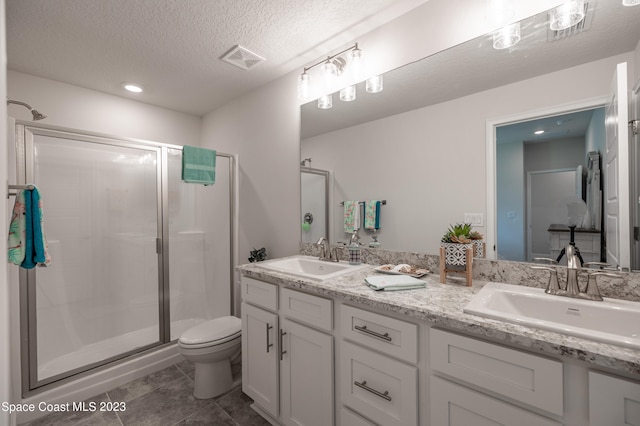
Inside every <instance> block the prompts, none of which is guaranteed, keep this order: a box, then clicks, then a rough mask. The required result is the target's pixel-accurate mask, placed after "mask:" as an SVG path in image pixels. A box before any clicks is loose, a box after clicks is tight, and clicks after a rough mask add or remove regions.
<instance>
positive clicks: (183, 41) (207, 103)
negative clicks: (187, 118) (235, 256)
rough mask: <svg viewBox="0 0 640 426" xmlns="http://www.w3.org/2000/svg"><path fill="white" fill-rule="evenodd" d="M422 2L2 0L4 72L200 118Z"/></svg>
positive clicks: (342, 0) (348, 0)
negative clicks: (134, 87) (256, 59)
mask: <svg viewBox="0 0 640 426" xmlns="http://www.w3.org/2000/svg"><path fill="white" fill-rule="evenodd" d="M426 1H428V0H269V1H267V0H7V1H6V19H7V57H8V58H7V60H8V68H9V69H10V70H15V71H19V72H23V73H27V74H32V75H35V76H40V77H44V78H48V79H52V80H57V81H61V82H65V83H69V84H74V85H77V86H81V87H86V88H90V89H94V90H99V91H102V92H106V93H111V94H114V95H118V96H126V97H130V98H133V99H137V100H141V101H143V102H146V103H149V104H152V105H157V106H161V107H165V108H169V109H173V110H176V111H181V112H185V113H189V114H194V115H198V116H201V115H204V114H206V113H207V112H210V111H212V110H214V109H215V108H217V107H219V106H221V105H223V104H225V103H226V102H228V101H230V100H231V99H234V98H236V97H238V96H240V95H242V94H244V93H246V92H248V91H250V90H252V89H254V88H257V87H259V86H261V85H263V84H265V83H268V82H269V81H272V80H274V79H277V78H279V77H281V76H283V75H285V74H287V73H289V72H291V71H293V70H295V69H296V68H301V67H303V66H304V65H306V64H309V63H310V62H313V61H316V60H317V59H318V58H320V57H322V56H324V55H326V54H327V53H329V52H330V51H331V49H336V48H339V47H342V43H345V42H348V41H351V40H353V39H355V38H356V37H358V36H360V35H362V34H365V33H366V32H368V31H370V30H372V29H373V28H376V27H378V26H380V25H381V24H383V23H385V22H388V21H390V20H392V19H394V18H396V17H398V16H400V15H401V14H403V13H406V12H407V11H409V10H411V9H413V8H415V7H417V6H419V5H421V4H423V3H425V2H426ZM238 44H239V45H241V46H243V47H245V48H247V49H249V50H251V51H253V52H255V53H256V54H258V55H260V56H262V57H265V58H266V61H265V62H263V63H260V64H259V65H257V66H255V67H253V68H252V69H251V70H248V71H246V70H242V69H239V68H236V67H234V66H232V65H230V64H228V63H225V62H223V61H221V60H220V57H222V56H223V55H224V54H225V53H227V52H228V51H229V50H230V49H231V48H233V47H234V46H235V45H238ZM125 81H131V82H136V83H138V84H141V85H142V86H143V87H144V88H145V92H144V93H143V94H141V95H130V94H127V93H126V92H124V91H123V89H122V87H121V83H122V82H125Z"/></svg>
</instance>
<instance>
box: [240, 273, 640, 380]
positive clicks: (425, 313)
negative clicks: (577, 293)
mask: <svg viewBox="0 0 640 426" xmlns="http://www.w3.org/2000/svg"><path fill="white" fill-rule="evenodd" d="M373 268H374V266H373V265H371V266H367V267H365V268H363V269H361V270H358V271H355V272H353V273H350V274H345V275H342V276H339V277H337V278H335V279H332V280H327V281H324V282H323V281H313V280H309V279H304V278H300V277H297V276H294V275H289V274H285V273H279V272H275V271H272V270H267V269H265V268H261V267H260V266H258V265H256V264H246V265H240V266H237V267H236V269H237V270H238V271H240V272H241V273H242V275H245V276H248V277H251V278H256V279H261V280H265V281H269V282H272V283H274V284H280V285H284V286H287V287H290V288H297V289H300V290H304V291H306V292H309V293H315V294H318V295H323V296H327V297H331V298H336V299H341V300H343V301H348V302H353V303H358V304H362V305H365V306H371V307H375V308H379V309H382V310H385V311H390V312H395V313H398V314H401V315H407V316H409V317H413V318H417V319H422V320H426V321H429V322H430V323H432V324H433V325H436V326H441V327H445V328H449V329H453V330H461V331H464V332H466V333H470V334H474V335H477V336H479V337H486V338H488V339H497V340H499V341H502V342H505V343H508V344H513V345H517V346H523V347H525V348H526V349H529V350H534V351H539V352H542V353H546V354H552V355H556V356H562V357H564V358H567V359H574V360H580V361H584V362H587V363H589V364H593V365H594V366H598V367H602V368H604V369H610V370H615V371H617V372H620V373H624V374H631V375H638V376H640V351H637V350H634V349H630V348H625V347H621V346H616V345H609V344H604V343H599V342H596V341H594V340H590V339H584V338H580V337H573V336H569V335H565V334H560V333H555V332H551V331H546V330H541V329H537V328H532V327H526V326H522V325H516V324H511V323H508V322H504V321H499V320H493V319H488V318H483V317H479V316H476V315H470V314H465V313H464V312H463V311H462V310H463V308H464V307H465V306H466V304H467V303H469V301H470V300H471V298H472V297H473V296H474V295H475V294H476V293H477V292H478V291H479V290H480V289H481V288H482V287H483V286H484V285H485V284H486V283H487V282H486V281H478V280H474V281H473V286H472V287H467V286H466V285H465V284H464V281H463V280H460V281H457V280H452V279H449V278H448V279H447V283H446V284H441V283H440V281H439V276H438V275H433V274H429V275H427V276H425V277H423V278H421V279H422V280H424V281H426V283H427V286H426V288H421V289H416V290H403V291H396V292H376V291H373V290H371V289H370V288H369V287H367V286H366V285H365V284H364V278H365V277H367V276H369V275H372V274H376V272H375V271H374V270H373Z"/></svg>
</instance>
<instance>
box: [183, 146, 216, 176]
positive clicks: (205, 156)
mask: <svg viewBox="0 0 640 426" xmlns="http://www.w3.org/2000/svg"><path fill="white" fill-rule="evenodd" d="M182 180H183V181H185V182H188V183H201V184H203V185H213V184H214V183H215V182H216V151H214V150H212V149H205V148H198V147H195V146H187V145H185V146H183V147H182Z"/></svg>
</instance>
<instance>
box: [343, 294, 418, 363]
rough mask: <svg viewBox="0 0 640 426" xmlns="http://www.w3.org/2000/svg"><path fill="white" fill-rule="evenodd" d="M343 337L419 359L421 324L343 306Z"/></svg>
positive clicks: (396, 354) (403, 357)
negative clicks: (419, 330) (419, 329)
mask: <svg viewBox="0 0 640 426" xmlns="http://www.w3.org/2000/svg"><path fill="white" fill-rule="evenodd" d="M340 318H341V320H340V323H341V329H342V336H343V337H344V338H345V339H349V340H352V341H354V342H357V343H360V344H362V345H365V346H368V347H370V348H373V349H376V350H379V351H381V352H384V353H386V354H389V355H392V356H395V357H398V358H400V359H403V360H406V361H408V362H411V363H414V364H415V363H416V362H418V326H417V325H416V324H412V323H409V322H405V321H400V320H397V319H395V318H390V317H387V316H384V315H380V314H376V313H373V312H369V311H365V310H362V309H358V308H354V307H352V306H346V305H342V306H341V308H340Z"/></svg>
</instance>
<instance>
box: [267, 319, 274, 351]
mask: <svg viewBox="0 0 640 426" xmlns="http://www.w3.org/2000/svg"><path fill="white" fill-rule="evenodd" d="M272 328H273V327H272V326H270V325H269V323H267V353H269V348H270V347H271V346H273V343H269V330H271V329H272Z"/></svg>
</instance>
